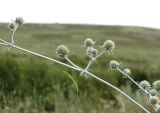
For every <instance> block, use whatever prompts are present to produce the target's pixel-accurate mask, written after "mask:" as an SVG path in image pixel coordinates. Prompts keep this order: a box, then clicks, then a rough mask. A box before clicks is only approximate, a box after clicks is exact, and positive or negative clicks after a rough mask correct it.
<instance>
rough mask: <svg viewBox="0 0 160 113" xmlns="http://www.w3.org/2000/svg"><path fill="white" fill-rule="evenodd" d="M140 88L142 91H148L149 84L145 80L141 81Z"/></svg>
mask: <svg viewBox="0 0 160 113" xmlns="http://www.w3.org/2000/svg"><path fill="white" fill-rule="evenodd" d="M140 86H141V87H142V88H143V89H149V88H150V87H151V84H150V83H149V82H148V81H146V80H143V81H141V82H140Z"/></svg>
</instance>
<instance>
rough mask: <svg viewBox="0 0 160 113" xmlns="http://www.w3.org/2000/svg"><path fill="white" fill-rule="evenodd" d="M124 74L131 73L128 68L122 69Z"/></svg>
mask: <svg viewBox="0 0 160 113" xmlns="http://www.w3.org/2000/svg"><path fill="white" fill-rule="evenodd" d="M123 72H124V73H125V74H127V75H131V71H130V69H124V71H123Z"/></svg>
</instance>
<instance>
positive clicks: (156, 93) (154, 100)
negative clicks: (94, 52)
mask: <svg viewBox="0 0 160 113" xmlns="http://www.w3.org/2000/svg"><path fill="white" fill-rule="evenodd" d="M109 65H110V69H111V70H114V69H119V68H118V66H119V65H120V63H119V62H117V61H115V60H111V61H110V64H109ZM119 70H120V69H119ZM121 73H123V75H124V76H125V77H129V76H130V75H131V71H130V70H129V69H128V68H126V69H124V70H123V71H121ZM130 79H132V78H130ZM132 80H133V79H132ZM138 86H139V87H141V89H143V90H144V91H145V93H146V94H147V95H148V101H149V103H150V104H152V105H153V107H154V108H155V110H156V111H157V112H160V80H157V81H155V82H153V84H152V86H151V84H150V83H149V82H148V81H146V80H143V81H141V82H140V84H138Z"/></svg>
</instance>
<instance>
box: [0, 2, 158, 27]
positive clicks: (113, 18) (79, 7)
mask: <svg viewBox="0 0 160 113" xmlns="http://www.w3.org/2000/svg"><path fill="white" fill-rule="evenodd" d="M17 16H22V17H23V18H24V20H25V22H26V23H28V22H36V23H80V24H81V23H82V24H101V25H134V26H146V27H152V28H160V0H1V1H0V22H9V21H10V19H14V18H15V17H17Z"/></svg>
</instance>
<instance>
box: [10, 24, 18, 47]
mask: <svg viewBox="0 0 160 113" xmlns="http://www.w3.org/2000/svg"><path fill="white" fill-rule="evenodd" d="M17 28H18V24H16V28H15V30H14V31H13V33H12V36H11V44H12V45H13V44H14V34H15V32H16V30H17Z"/></svg>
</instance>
